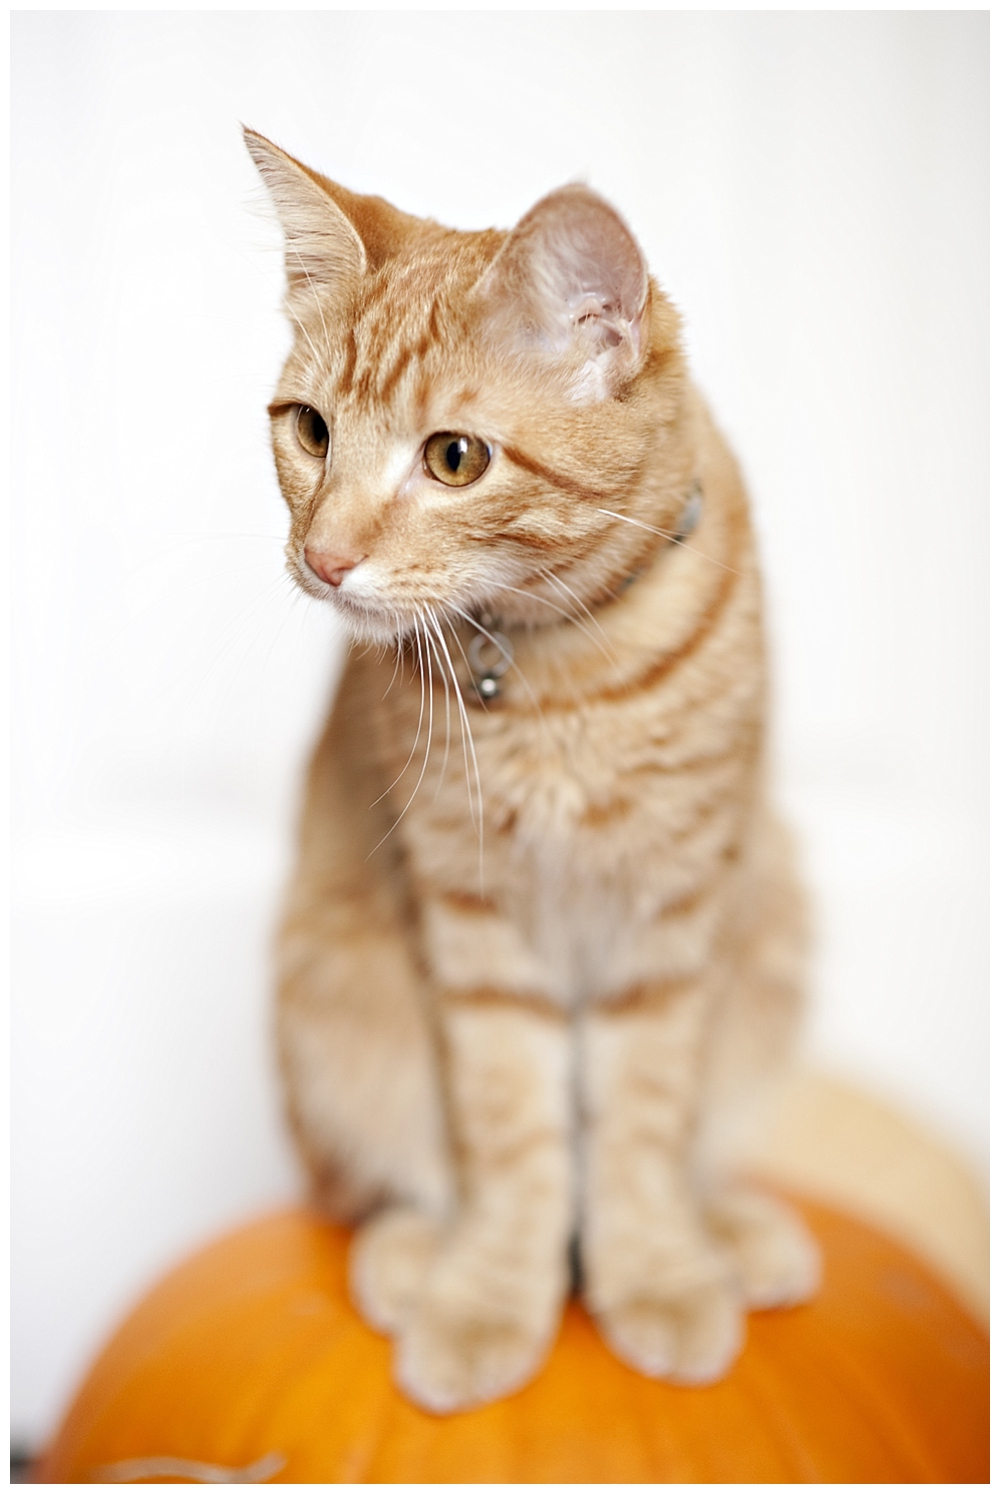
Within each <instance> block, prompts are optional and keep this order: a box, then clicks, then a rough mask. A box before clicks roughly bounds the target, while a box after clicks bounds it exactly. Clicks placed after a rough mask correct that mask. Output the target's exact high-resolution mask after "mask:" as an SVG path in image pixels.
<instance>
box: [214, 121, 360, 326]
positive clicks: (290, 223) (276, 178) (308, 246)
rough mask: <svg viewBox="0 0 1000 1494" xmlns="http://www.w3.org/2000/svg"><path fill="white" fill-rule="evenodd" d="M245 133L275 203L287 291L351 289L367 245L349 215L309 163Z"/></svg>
mask: <svg viewBox="0 0 1000 1494" xmlns="http://www.w3.org/2000/svg"><path fill="white" fill-rule="evenodd" d="M243 138H244V140H245V141H246V145H247V150H248V151H249V152H250V154H251V156H252V157H253V160H254V164H255V165H256V167H257V170H258V171H259V172H260V174H261V176H262V177H263V179H264V185H265V186H266V188H267V190H268V192H269V193H270V196H271V201H272V202H273V203H274V208H275V211H276V212H277V214H278V220H279V222H280V223H281V227H282V229H283V231H284V235H285V273H286V275H287V277H288V291H289V294H290V295H291V296H293V297H294V296H296V295H297V294H299V293H302V294H310V293H315V291H316V289H317V288H319V287H321V288H322V289H324V290H331V289H336V290H338V291H339V292H340V293H342V294H350V293H351V292H352V291H353V290H354V289H355V288H356V286H357V284H358V282H359V281H360V279H361V277H362V276H363V275H364V273H365V269H366V266H367V256H366V254H365V246H364V244H363V243H362V242H361V239H360V237H359V236H358V232H357V230H356V229H355V227H354V225H353V224H352V223H351V221H350V219H349V218H348V217H347V216H346V214H345V213H343V212H342V211H341V209H340V208H339V207H338V206H337V204H336V203H335V202H334V200H333V198H332V197H331V196H330V194H329V193H328V192H326V191H324V189H323V187H322V186H321V185H320V184H319V182H318V181H317V180H316V178H315V177H314V176H313V174H312V173H311V172H310V171H309V170H308V168H307V167H305V166H303V165H302V164H301V163H300V162H299V161H296V160H295V158H294V156H290V155H288V154H287V153H286V152H285V151H283V150H281V149H280V148H279V147H278V146H277V145H274V144H272V142H271V141H270V140H267V139H266V138H265V137H264V136H263V135H259V134H258V133H257V131H256V130H251V129H248V128H247V127H246V126H244V128H243Z"/></svg>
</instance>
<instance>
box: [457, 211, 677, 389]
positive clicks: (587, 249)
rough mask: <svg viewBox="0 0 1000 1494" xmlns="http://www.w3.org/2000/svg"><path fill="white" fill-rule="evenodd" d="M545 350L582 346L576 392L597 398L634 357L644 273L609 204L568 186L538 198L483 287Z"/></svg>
mask: <svg viewBox="0 0 1000 1494" xmlns="http://www.w3.org/2000/svg"><path fill="white" fill-rule="evenodd" d="M483 290H484V292H485V293H486V294H487V295H489V296H490V298H491V299H493V298H496V304H497V307H498V309H501V310H505V311H506V312H507V313H508V319H509V313H510V312H512V311H513V312H514V313H515V317H516V320H517V322H518V323H519V324H520V327H521V329H522V331H527V332H528V335H529V338H530V339H531V340H532V341H534V342H536V343H537V342H539V341H540V342H541V343H543V344H544V345H545V346H546V347H547V348H548V349H549V350H550V351H551V352H553V353H556V354H563V353H565V352H567V351H568V350H569V349H571V348H572V347H575V348H576V349H577V353H578V356H579V354H580V352H581V351H582V353H583V355H584V358H585V366H584V369H583V371H582V375H581V377H582V383H581V382H580V380H579V379H578V387H579V390H580V392H581V393H582V394H585V395H586V394H589V395H593V396H597V397H601V396H602V395H604V394H607V393H609V392H611V389H612V388H613V386H614V385H615V384H616V383H618V382H620V381H621V380H622V379H624V378H626V377H628V376H629V375H630V374H631V373H634V372H635V371H636V370H637V368H638V366H639V362H640V359H641V353H642V343H643V327H644V321H645V311H646V306H647V302H648V299H649V277H648V275H647V273H646V262H645V260H644V258H643V255H642V251H641V250H640V248H639V246H638V244H637V243H636V241H635V239H634V238H633V236H632V234H631V233H630V231H629V229H628V228H627V227H626V226H625V224H624V222H623V221H622V219H621V218H620V217H619V215H618V214H617V213H616V212H615V210H614V208H613V207H611V205H610V204H609V203H607V202H605V201H604V199H603V198H602V197H599V196H598V195H597V193H596V192H592V191H591V190H590V189H589V188H588V187H584V186H580V185H571V186H567V187H561V188H560V189H559V190H558V191H556V192H552V193H550V195H549V196H548V197H543V198H542V200H541V202H539V203H536V205H535V206H534V207H533V208H531V209H530V211H529V212H527V213H526V214H525V216H524V217H523V218H522V219H521V221H520V223H518V225H517V227H516V228H515V229H514V230H513V232H512V233H511V234H510V236H509V238H508V239H507V242H506V243H505V245H504V247H503V249H502V250H501V251H500V254H499V256H498V258H497V260H496V261H495V263H494V265H493V267H492V269H491V271H490V274H489V276H488V277H487V280H486V282H485V283H484V286H483Z"/></svg>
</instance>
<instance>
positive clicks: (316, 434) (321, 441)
mask: <svg viewBox="0 0 1000 1494" xmlns="http://www.w3.org/2000/svg"><path fill="white" fill-rule="evenodd" d="M295 434H296V436H298V438H299V445H300V446H301V447H302V450H303V451H307V452H308V453H309V455H310V456H311V457H325V456H326V453H327V450H328V449H329V446H330V432H329V431H328V430H327V428H326V421H325V420H324V419H323V417H322V415H320V414H318V413H317V411H315V410H314V409H313V408H312V406H311V405H299V408H298V411H297V413H296V416H295Z"/></svg>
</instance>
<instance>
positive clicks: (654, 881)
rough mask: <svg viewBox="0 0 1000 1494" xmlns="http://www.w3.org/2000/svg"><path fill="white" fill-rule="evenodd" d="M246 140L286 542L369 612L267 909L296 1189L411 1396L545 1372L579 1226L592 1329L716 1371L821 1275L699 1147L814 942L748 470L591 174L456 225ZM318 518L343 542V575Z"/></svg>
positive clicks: (690, 1369) (777, 1020)
mask: <svg viewBox="0 0 1000 1494" xmlns="http://www.w3.org/2000/svg"><path fill="white" fill-rule="evenodd" d="M248 144H249V146H250V149H251V152H252V154H253V155H254V158H255V160H256V161H257V163H258V165H259V166H260V167H261V170H262V173H263V175H264V178H265V181H266V182H267V184H268V186H269V188H270V190H271V192H272V195H273V197H274V200H275V203H276V206H277V208H278V211H279V214H280V216H281V217H282V221H283V224H284V227H285V233H286V244H287V260H288V270H289V290H288V309H289V313H290V316H291V319H292V323H293V327H294V329H295V340H294V345H293V348H292V351H291V354H290V356H289V358H288V361H287V364H286V366H285V369H284V371H283V372H282V375H281V378H280V381H279V386H278V390H277V393H276V396H275V401H274V403H273V405H272V407H271V409H272V419H273V427H274V449H275V457H276V462H277V467H278V472H279V476H280V481H281V485H282V490H283V492H284V494H285V497H286V499H287V501H288V506H289V510H290V514H291V529H290V537H289V543H288V561H289V566H290V569H291V571H292V573H293V575H294V576H295V577H296V579H297V580H298V581H299V582H300V584H302V585H303V586H304V587H305V589H306V590H307V591H309V592H311V593H312V594H314V595H316V596H319V597H322V598H324V599H326V600H327V601H329V602H330V603H332V604H333V605H334V606H335V607H337V609H338V611H339V612H340V614H341V616H342V617H343V618H344V619H345V621H346V623H347V625H348V627H349V629H350V630H351V634H352V637H353V639H354V640H355V642H354V644H353V646H352V648H351V650H350V654H349V658H348V661H347V666H346V671H345V674H344V677H343V680H342V682H341V686H340V689H339V692H338V695H337V699H336V701H335V704H334V707H333V710H332V712H331V715H330V718H329V721H328V723H327V726H326V729H325V731H324V733H323V735H322V738H321V740H320V742H319V745H318V747H317V749H316V752H315V754H314V757H313V760H312V764H311V767H310V770H309V777H308V783H307V788H306V796H305V803H304V808H303V814H302V826H301V848H300V857H299V863H298V867H297V870H296V873H295V877H294V880H293V883H292V887H291V890H290V893H289V897H288V904H287V909H286V913H285V918H284V924H283V928H282V933H281V938H280V945H279V965H280V1003H279V1038H280V1046H281V1057H282V1063H283V1070H284V1075H285V1081H286V1090H287V1097H288V1106H289V1111H290V1115H291V1119H292V1123H293V1126H294V1128H295V1131H296V1134H297V1137H298V1139H299V1141H300V1144H301V1148H302V1151H303V1154H304V1156H305V1158H306V1160H307V1162H308V1165H309V1168H310V1173H311V1176H312V1178H313V1181H314V1185H315V1189H316V1193H317V1196H318V1198H319V1199H320V1200H321V1201H322V1202H323V1203H324V1204H325V1206H326V1207H328V1208H329V1209H330V1210H332V1211H333V1212H334V1213H336V1214H337V1215H339V1216H341V1217H346V1218H350V1219H358V1220H363V1221H364V1223H363V1227H362V1228H361V1230H360V1231H359V1233H358V1235H357V1237H356V1242H355V1250H354V1287H355V1294H356V1298H357V1300H358V1303H359V1305H360V1307H361V1309H362V1311H363V1312H365V1314H366V1315H367V1316H368V1317H369V1318H370V1320H371V1321H372V1322H373V1323H375V1324H376V1325H378V1326H379V1327H381V1328H383V1329H384V1330H385V1331H388V1332H391V1333H392V1334H393V1335H394V1337H395V1338H396V1341H397V1357H396V1366H397V1377H398V1379H399V1383H400V1384H401V1385H402V1386H403V1388H404V1389H405V1390H406V1391H407V1392H408V1393H409V1394H410V1395H411V1396H412V1397H413V1399H414V1400H416V1401H417V1402H418V1403H420V1404H421V1405H424V1406H426V1407H428V1408H430V1409H433V1410H438V1411H447V1410H451V1409H455V1408H458V1407H462V1406H467V1405H470V1404H474V1403H476V1402H480V1401H484V1400H489V1399H491V1398H493V1397H496V1396H498V1395H502V1394H505V1393H507V1392H509V1391H510V1390H512V1389H514V1388H516V1387H517V1386H518V1385H520V1384H522V1383H524V1381H525V1380H526V1379H528V1378H529V1377H530V1376H531V1375H532V1374H533V1373H534V1372H535V1371H536V1370H537V1368H538V1366H539V1365H540V1364H541V1363H542V1362H543V1360H544V1356H545V1352H546V1348H547V1345H548V1343H549V1342H550V1340H551V1337H552V1334H553V1332H554V1331H555V1328H556V1325H557V1322H558V1318H559V1313H560V1310H561V1306H562V1303H563V1300H564V1298H565V1294H566V1292H567V1289H568V1287H569V1246H570V1241H571V1239H572V1238H573V1237H576V1238H577V1239H578V1241H579V1255H580V1259H581V1261H582V1277H583V1291H584V1293H585V1296H586V1300H587V1302H588V1304H589V1306H590V1308H591V1310H592V1311H593V1312H594V1314H595V1316H596V1318H597V1320H598V1322H599V1325H600V1327H601V1330H602V1332H603V1333H604V1335H605V1337H606V1339H607V1341H608V1343H609V1344H610V1345H611V1347H612V1348H613V1349H614V1351H615V1352H616V1353H618V1354H620V1355H621V1356H622V1357H623V1358H624V1359H626V1360H627V1361H628V1362H630V1363H632V1364H634V1365H636V1366H637V1367H638V1368H640V1369H642V1370H644V1371H645V1372H647V1373H649V1374H652V1375H658V1376H663V1377H666V1378H672V1379H676V1380H678V1381H687V1382H694V1381H704V1380H710V1379H714V1378H717V1377H718V1376H719V1375H721V1374H723V1373H724V1372H725V1370H726V1368H727V1366H728V1365H729V1363H730V1362H731V1360H732V1358H733V1356H734V1355H735V1354H736V1353H737V1352H738V1349H739V1345H740V1342H741V1335H742V1320H743V1312H744V1310H745V1309H746V1308H747V1307H752V1306H757V1305H763V1304H767V1305H777V1304H781V1303H786V1302H794V1301H798V1300H801V1299H802V1298H803V1297H804V1296H806V1295H808V1294H809V1292H810V1291H811V1290H812V1288H813V1286H814V1284H815V1280H816V1274H817V1262H816V1257H815V1252H814V1250H813V1248H812V1246H811V1243H810V1242H809V1240H808V1239H807V1237H806V1236H805V1234H804V1232H803V1231H802V1229H801V1226H800V1225H799V1224H798V1223H797V1221H796V1220H795V1219H793V1218H792V1217H791V1216H790V1215H788V1214H787V1213H785V1212H784V1211H782V1210H780V1209H778V1208H777V1206H776V1205H773V1204H769V1203H768V1201H767V1200H764V1199H761V1198H757V1197H755V1196H753V1195H747V1194H746V1193H745V1192H742V1191H736V1190H734V1188H733V1186H732V1185H731V1184H729V1183H728V1182H727V1181H726V1179H725V1177H724V1175H723V1174H721V1173H720V1172H719V1170H718V1168H717V1167H716V1166H713V1164H712V1151H713V1148H712V1145H711V1143H712V1138H713V1137H714V1136H715V1135H716V1134H721V1132H722V1129H723V1121H724V1118H725V1116H726V1115H727V1114H728V1113H729V1112H730V1111H731V1108H732V1105H733V1104H734V1103H735V1101H737V1100H739V1099H740V1098H741V1097H743V1096H744V1095H745V1094H747V1093H749V1092H750V1090H751V1088H752V1086H753V1085H754V1084H756V1083H757V1082H759V1080H760V1079H761V1078H762V1077H765V1076H766V1075H768V1074H769V1073H771V1072H772V1071H773V1070H774V1069H775V1068H776V1067H777V1066H778V1065H779V1064H780V1063H781V1061H782V1060H783V1058H784V1057H785V1055H786V1053H787V1050H788V1047H789V1044H790V1042H791V1040H792V1037H793V1034H794V1029H795V1026H796V1021H797V1016H798V1011H799V1006H800V993H801V986H802V964H803V950H804V935H803V912H802V901H801V897H800V893H799V890H798V887H797V884H796V881H795V877H794V874H793V871H792V866H791V861H790V857H789V852H788V848H787V845H786V843H785V839H784V836H783V832H782V831H781V828H780V826H779V825H778V824H777V823H776V822H775V820H774V818H773V816H772V814H771V812H770V810H769V807H768V803H767V793H766V781H765V778H766V775H765V764H764V754H765V737H766V715H767V678H766V668H765V657H764V647H763V641H762V623H761V594H760V581H759V575H758V568H757V560H756V554H755V548H754V541H753V535H752V531H751V526H750V522H749V518H748V512H747V501H746V496H745V492H744V489H743V485H742V482H741V479H740V475H739V472H738V469H737V467H736V464H735V462H734V460H733V458H732V456H731V455H730V453H729V451H728V449H727V447H726V445H725V443H724V441H723V440H722V438H721V437H720V435H719V433H718V431H717V430H716V428H715V426H714V425H713V423H712V420H711V417H710V415H709V413H708V411H707V409H706V407H705V405H704V403H703V401H702V400H701V398H700V397H699V395H698V394H697V392H696V391H695V389H694V388H693V386H692V384H691V383H690V381H689V378H688V376H687V372H686V367H685V361H684V355H683V350H682V346H681V340H680V330H679V322H678V317H677V314H676V312H675V311H674V309H673V308H672V306H671V305H670V303H669V301H668V300H667V298H666V297H665V296H664V295H663V293H662V292H661V291H660V290H659V288H658V287H657V286H656V284H655V282H653V281H652V280H650V279H649V277H648V275H647V273H646V269H645V262H644V260H643V259H642V255H641V252H640V250H639V249H638V246H637V245H636V244H635V242H634V240H633V239H632V237H631V235H630V234H629V232H628V230H627V228H626V227H625V225H624V224H623V223H622V221H621V219H620V218H619V217H618V216H617V214H615V213H614V212H613V210H612V209H611V208H609V207H608V205H607V204H605V203H604V202H602V201H601V199H599V198H596V197H595V196H594V195H593V194H591V193H589V192H587V190H586V189H584V188H580V187H571V188H566V189H563V191H562V192H557V193H554V194H552V196H551V197H549V198H547V199H545V200H544V201H543V202H542V203H541V204H538V205H537V206H536V207H535V208H534V209H532V211H531V213H529V214H528V215H527V216H526V217H525V218H524V219H523V220H522V222H521V224H519V225H518V227H517V228H516V229H515V230H514V232H513V233H512V234H510V235H506V234H502V233H499V232H495V231H488V232H483V233H457V232H452V231H449V230H446V229H444V228H441V227H439V226H438V225H437V224H433V223H428V222H424V221H421V220H417V219H412V218H409V217H407V216H406V215H404V214H401V213H399V212H397V211H396V210H395V209H393V208H391V207H389V205H388V204H386V203H383V202H381V200H380V199H376V198H357V197H353V196H352V195H351V194H350V193H348V192H346V191H345V189H343V188H341V187H338V186H336V185H334V184H333V183H329V182H326V181H325V179H324V178H322V177H319V176H318V175H317V174H316V173H314V172H311V171H308V170H307V169H306V168H304V167H301V166H300V165H299V164H298V163H297V162H295V161H293V160H292V159H291V158H290V157H288V156H286V155H285V154H284V153H283V152H281V151H279V150H278V148H277V147H275V146H273V145H271V144H270V143H269V142H267V141H265V140H264V139H263V138H262V137H260V136H257V135H253V134H252V133H250V132H248ZM359 245H360V246H361V247H360V249H359V247H358V246H359ZM324 246H332V249H330V250H329V252H330V255H331V259H330V262H329V263H328V264H327V265H325V266H324V265H322V264H317V260H318V259H319V260H321V259H322V256H323V253H324ZM307 267H308V273H307ZM300 405H308V406H310V407H312V408H313V409H315V410H317V411H318V412H320V414H321V415H322V417H323V419H324V421H325V422H326V425H327V426H328V428H329V432H330V446H329V453H328V455H327V456H326V458H325V460H323V459H318V458H316V457H310V456H309V455H308V454H307V453H306V452H304V451H303V449H302V448H301V446H299V445H298V443H297V440H296V436H295V424H294V417H295V410H296V408H297V407H298V406H300ZM441 430H445V431H460V432H467V433H472V434H475V435H478V436H479V437H480V438H482V439H484V440H486V441H488V442H489V444H490V446H491V448H492V453H493V455H492V460H491V463H490V466H489V468H488V469H487V471H486V473H485V474H484V475H483V477H481V478H480V479H479V480H478V481H477V482H476V483H475V484H474V485H472V486H470V487H469V488H449V487H446V486H444V485H442V484H440V483H435V482H434V480H433V479H432V478H431V477H429V476H428V475H427V473H426V472H425V471H424V469H423V466H422V462H421V453H422V450H423V446H424V443H425V442H426V440H427V438H428V437H429V436H430V435H431V434H433V433H434V432H435V431H441ZM695 483H697V484H698V485H700V489H701V492H702V494H703V508H702V514H701V518H700V521H699V523H698V525H697V528H696V530H695V532H694V533H693V534H692V535H691V536H690V537H689V539H688V540H686V541H685V542H684V543H682V544H672V543H669V542H668V540H667V537H668V536H669V535H670V534H671V533H672V532H673V531H674V530H675V529H676V527H677V524H678V520H679V516H680V514H681V512H682V510H683V509H684V506H685V503H686V502H687V499H688V497H689V494H690V493H691V491H692V485H693V484H695ZM307 549H308V550H309V551H310V552H311V553H312V552H316V551H318V552H320V553H322V554H327V555H336V556H347V557H349V558H350V559H351V560H352V561H357V564H356V565H354V567H353V569H351V570H350V571H349V572H348V573H347V574H346V575H345V577H344V579H343V581H342V583H341V584H340V585H339V586H336V587H335V586H333V585H330V584H328V583H327V582H326V581H324V580H322V579H321V578H320V577H319V576H318V575H317V574H316V573H315V572H314V571H312V570H310V568H309V566H308V563H307V561H306V559H305V554H306V551H307ZM626 583H630V584H626ZM484 610H485V611H488V612H489V614H490V615H491V617H492V618H495V619H498V620H499V626H500V627H501V628H502V630H503V632H504V634H505V635H506V636H507V637H508V638H509V639H510V640H511V641H512V643H513V645H514V666H513V667H512V668H511V669H509V670H508V672H507V673H506V675H505V676H504V679H503V693H502V695H501V697H500V698H499V699H498V700H497V701H496V702H495V703H491V704H490V705H489V706H488V707H486V706H483V705H481V704H480V703H478V702H475V701H473V700H472V699H470V697H469V694H468V690H467V687H468V685H469V684H470V665H469V653H470V649H471V648H472V645H473V640H474V638H475V637H476V633H477V628H478V627H480V626H481V624H480V621H479V619H480V617H481V615H482V613H483V612H484ZM372 645H375V647H372Z"/></svg>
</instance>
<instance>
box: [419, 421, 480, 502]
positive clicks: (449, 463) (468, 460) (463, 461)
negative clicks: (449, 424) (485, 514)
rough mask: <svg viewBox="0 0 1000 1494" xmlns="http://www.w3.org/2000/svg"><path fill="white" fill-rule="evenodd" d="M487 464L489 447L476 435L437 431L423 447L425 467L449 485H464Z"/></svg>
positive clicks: (452, 486)
mask: <svg viewBox="0 0 1000 1494" xmlns="http://www.w3.org/2000/svg"><path fill="white" fill-rule="evenodd" d="M489 465H490V448H489V447H488V446H487V444H486V442H485V441H480V439H479V437H478V436H460V435H458V434H457V433H456V432H455V431H438V433H437V435H436V436H432V437H431V438H430V440H429V441H428V443H427V445H426V446H425V447H424V466H425V467H426V468H427V471H428V472H429V473H430V475H431V477H436V478H437V480H438V482H446V483H447V484H448V486H449V487H450V488H464V487H467V486H468V484H469V483H470V482H475V480H476V478H477V477H482V475H483V473H484V472H485V471H486V469H487V467H488V466H489Z"/></svg>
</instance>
